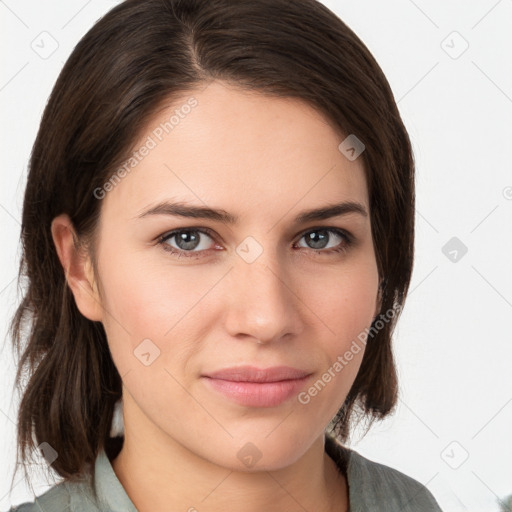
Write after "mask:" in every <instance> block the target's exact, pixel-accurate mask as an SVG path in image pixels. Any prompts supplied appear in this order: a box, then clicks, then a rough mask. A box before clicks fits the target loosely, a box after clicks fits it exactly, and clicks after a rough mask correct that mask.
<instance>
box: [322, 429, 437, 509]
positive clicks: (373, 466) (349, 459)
mask: <svg viewBox="0 0 512 512" xmlns="http://www.w3.org/2000/svg"><path fill="white" fill-rule="evenodd" d="M326 451H327V453H328V454H329V455H330V456H331V457H332V458H333V460H334V461H335V462H336V464H337V465H338V467H339V468H340V470H342V472H343V473H344V474H345V475H346V478H347V483H348V488H349V501H350V510H351V512H370V511H379V512H396V511H397V510H399V511H400V512H442V510H441V508H440V507H439V505H438V503H437V501H436V499H435V498H434V496H433V495H432V493H431V492H430V491H429V490H428V489H427V488H426V487H425V486H424V485H423V484H421V483H420V482H418V481H417V480H415V479H414V478H412V477H410V476H408V475H406V474H404V473H402V472H401V471H398V470H397V469H394V468H391V467H389V466H386V465H384V464H380V463H379V462H375V461H373V460H371V459H368V458H366V457H364V456H363V455H361V454H360V453H359V452H357V451H355V450H353V449H351V448H348V447H347V446H344V445H343V444H342V443H341V442H340V441H339V440H338V439H336V438H335V437H333V436H331V435H327V436H326Z"/></svg>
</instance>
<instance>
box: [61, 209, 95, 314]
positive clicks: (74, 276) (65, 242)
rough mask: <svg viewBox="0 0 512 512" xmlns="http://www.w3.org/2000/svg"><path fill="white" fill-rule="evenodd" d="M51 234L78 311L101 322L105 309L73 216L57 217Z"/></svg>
mask: <svg viewBox="0 0 512 512" xmlns="http://www.w3.org/2000/svg"><path fill="white" fill-rule="evenodd" d="M51 231H52V237H53V242H54V244H55V248H56V250H57V255H58V256H59V260H60V263H61V265H62V267H63V269H64V272H65V274H66V281H67V283H68V286H69V288H70V289H71V292H72V293H73V296H74V297H75V302H76V306H77V308H78V310H79V311H80V313H82V315H84V316H85V317H86V318H88V319H89V320H92V321H96V322H99V321H101V320H102V318H103V309H102V307H101V301H100V296H99V293H98V287H97V284H96V281H95V278H94V273H93V268H92V264H91V261H90V258H89V255H87V254H85V251H83V250H80V249H79V248H78V247H77V245H76V243H75V241H78V237H77V236H76V234H75V231H74V228H73V223H72V222H71V219H70V218H69V216H68V215H66V214H62V215H59V216H58V217H55V218H54V219H53V221H52V225H51Z"/></svg>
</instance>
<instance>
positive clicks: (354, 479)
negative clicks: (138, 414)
mask: <svg viewBox="0 0 512 512" xmlns="http://www.w3.org/2000/svg"><path fill="white" fill-rule="evenodd" d="M325 450H326V452H327V453H328V454H329V456H330V457H331V458H332V459H333V460H334V461H335V462H336V464H337V466H338V467H339V469H340V471H342V472H343V474H344V475H345V476H346V479H347V483H348V488H349V502H350V512H377V511H378V512H442V510H441V509H440V508H439V505H438V504H437V502H436V500H435V498H434V497H433V495H432V494H431V492H430V491H429V490H428V489H427V488H426V487H425V486H424V485H422V484H421V483H419V482H418V481H417V480H414V479H413V478H411V477H409V476H407V475H405V474H403V473H401V472H400V471H398V470H396V469H393V468H390V467H389V466H385V465H383V464H379V463H377V462H374V461H372V460H370V459H367V458H365V457H363V456H362V455H361V454H359V453H358V452H356V451H355V450H352V449H349V448H347V447H345V446H343V445H342V444H341V443H339V442H338V441H337V440H335V439H334V438H332V437H331V436H329V435H327V436H326V441H325ZM15 511H17V512H99V511H101V512H138V511H137V509H136V508H135V505H134V504H133V503H132V501H131V500H130V498H129V497H128V495H127V494H126V491H125V489H124V487H123V486H122V484H121V482H120V481H119V480H118V478H117V476H116V474H115V472H114V470H113V469H112V465H111V463H110V460H109V458H108V457H107V454H106V453H105V451H104V450H101V451H100V452H99V455H98V457H97V459H96V463H95V465H94V471H93V473H92V478H90V479H83V480H82V481H80V482H69V481H63V482H61V483H59V484H57V485H55V486H53V487H51V488H50V489H48V490H47V491H46V492H45V493H44V494H42V495H41V496H39V497H38V498H36V499H35V501H34V502H31V503H23V504H21V505H18V506H17V507H13V508H11V509H10V510H9V511H8V512H15ZM311 512H313V511H311Z"/></svg>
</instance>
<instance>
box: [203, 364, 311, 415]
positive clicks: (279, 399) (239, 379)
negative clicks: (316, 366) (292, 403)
mask: <svg viewBox="0 0 512 512" xmlns="http://www.w3.org/2000/svg"><path fill="white" fill-rule="evenodd" d="M310 375H311V372H308V371H305V370H300V369H298V368H292V367H290V366H274V367H271V368H256V367H254V366H238V367H233V368H225V369H222V370H218V371H215V372H212V373H209V374H206V375H203V376H202V377H203V379H204V380H205V381H206V382H207V383H208V384H209V386H210V387H211V388H212V389H213V390H214V391H216V392H219V393H221V394H222V395H224V396H226V397H228V398H229V399H231V400H233V401H234V402H236V403H238V404H239V405H244V406H247V407H276V406H278V405H280V404H282V403H283V402H285V401H286V400H288V399H289V398H290V397H292V396H294V395H296V394H297V393H298V392H299V391H300V388H302V387H303V386H304V384H305V382H306V381H307V380H308V379H309V377H310Z"/></svg>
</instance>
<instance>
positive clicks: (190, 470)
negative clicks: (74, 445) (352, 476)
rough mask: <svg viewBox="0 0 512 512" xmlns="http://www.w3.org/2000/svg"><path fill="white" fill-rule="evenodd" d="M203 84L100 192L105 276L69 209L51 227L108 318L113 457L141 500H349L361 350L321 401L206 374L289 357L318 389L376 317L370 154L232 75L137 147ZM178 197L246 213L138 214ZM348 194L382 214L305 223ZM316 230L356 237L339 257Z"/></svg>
mask: <svg viewBox="0 0 512 512" xmlns="http://www.w3.org/2000/svg"><path fill="white" fill-rule="evenodd" d="M191 96H193V97H194V98H196V99H197V101H198V105H197V106H196V107H195V108H194V109H192V110H191V112H190V114H188V115H187V116H185V117H184V118H183V119H181V120H180V123H179V124H178V125H177V126H176V127H175V128H174V129H173V130H172V132H170V133H169V134H168V135H166V136H165V137H164V138H163V140H162V141H161V142H159V143H158V145H157V146H156V147H155V148H154V149H152V150H151V151H150V152H149V154H148V155H147V156H146V157H145V158H144V159H143V160H142V161H141V162H140V163H139V164H138V165H137V167H136V168H135V169H133V170H132V171H131V173H130V174H128V175H127V176H126V177H125V178H124V179H123V180H122V181H121V182H120V183H119V184H118V185H117V186H116V187H115V188H114V189H113V190H111V191H110V192H108V194H106V197H105V198H104V199H102V206H101V208H102V210H101V219H100V225H99V228H98V229H99V231H98V242H97V248H96V250H97V258H98V267H97V274H95V273H94V271H93V267H92V265H91V261H90V259H89V258H88V257H87V254H84V253H78V252H77V251H75V250H74V248H73V244H72V234H73V226H72V224H71V222H70V220H69V218H68V217H67V216H66V215H61V216H59V217H57V218H55V219H54V221H53V223H52V235H53V238H54V242H55V245H56V248H57V251H58V254H59V258H60V260H61V263H62V265H63V268H64V269H65V270H66V275H67V280H68V283H69V286H70V288H71V290H72V292H73V294H74V297H75V300H76V304H77V307H78V308H79V310H80V312H81V313H82V314H83V315H84V316H85V317H87V318H89V319H90V320H94V321H101V322H102V323H103V325H104V327H105V331H106V333H107V338H108V343H109V347H110V350H111V353H112V357H113V360H114V362H115V364H116V367H117V368H118V370H119V373H120V375H121V377H122V380H123V400H124V422H125V441H124V446H123V449H122V450H121V452H120V454H119V455H118V456H117V458H116V459H114V461H113V468H114V471H115V472H116V474H117V476H118V478H119V480H120V481H121V483H122V484H123V486H124V487H125V489H126V491H127V493H128V495H129V496H130V498H131V499H132V501H133V502H134V504H135V506H136V507H137V508H138V509H139V510H140V511H142V512H144V511H150V510H151V511H164V510H169V509H172V510H191V511H192V510H194V509H197V510H198V511H199V512H201V511H206V510H208V511H211V512H215V511H225V510H227V509H230V510H239V511H244V512H250V511H261V510H266V511H282V510H291V511H292V510H293V511H299V510H300V511H303V510H310V511H311V510H316V511H329V510H338V511H339V510H347V503H348V489H347V483H346V480H345V477H344V476H343V475H342V474H341V473H340V472H339V471H338V470H337V467H336V465H335V463H334V462H333V460H332V459H331V458H330V457H329V456H328V455H327V454H326V453H325V451H324V429H325V427H326V426H327V425H328V423H329V422H330V420H331V419H332V418H333V416H334V415H335V414H336V412H337V410H338V408H339V407H340V406H341V404H342V403H343V401H344V399H345V397H346V395H347V393H348V391H349V390H350V387H351V386H352V383H353V381H354V379H355V377H356V375H357V372H358V370H359V367H360V363H361V360H362V356H363V353H364V350H361V351H360V352H358V353H357V354H355V355H354V357H353V359H352V360H351V361H350V363H349V364H347V365H346V366H345V367H344V368H343V371H341V372H339V373H338V374H337V375H336V377H335V378H333V379H332V380H331V382H330V383H328V384H327V385H326V386H325V387H324V389H323V390H322V391H321V392H319V393H318V394H317V395H316V396H315V397H312V398H311V401H310V402H309V403H308V404H306V405H304V404H301V403H300V402H299V401H298V400H297V396H296V395H294V396H293V397H292V398H290V399H288V400H286V401H285V402H284V403H282V404H280V405H278V406H275V407H246V406H241V405H239V404H237V403H234V402H233V401H231V400H230V399H228V398H226V397H225V396H224V395H221V394H219V393H218V392H217V391H215V390H213V389H212V388H211V387H210V386H208V385H207V383H205V380H204V379H202V378H201V375H202V374H204V373H205V372H211V371H214V370H218V369H221V368H226V367H231V366H237V365H243V364H247V365H253V366H257V367H259V368H267V367H270V366H276V365H288V366H292V367H295V368H300V369H305V370H308V371H310V372H312V375H311V377H310V380H308V382H307V384H305V385H304V388H303V390H307V389H308V388H309V387H310V386H311V385H312V384H313V383H314V382H316V381H317V380H318V379H319V378H320V376H321V375H322V374H323V373H324V372H325V371H327V369H328V368H329V367H331V366H332V365H333V363H334V361H336V358H337V357H338V356H340V355H343V354H344V353H345V352H346V351H347V350H348V349H349V347H350V345H351V343H352V341H353V340H354V339H356V337H357V335H358V334H359V333H360V332H361V331H363V330H364V329H365V328H369V326H370V324H371V322H372V319H373V318H374V317H375V316H376V315H377V314H378V312H379V306H380V304H379V297H378V284H379V275H378V270H377V263H376V258H375V252H374V247H373V240H372V234H371V224H370V216H369V203H368V191H367V183H366V180H365V174H364V167H363V162H362V159H361V158H357V159H356V160H354V161H350V160H348V159H347V158H346V157H345V156H344V155H343V154H342V153H341V152H340V151H339V150H338V145H339V144H340V143H341V141H342V140H343V139H344V138H345V135H343V134H341V133H339V132H338V131H337V130H336V129H335V128H334V127H333V126H332V124H331V123H329V122H328V121H327V119H326V118H325V117H323V116H322V115H321V114H320V113H318V112H317V111H316V110H314V109H313V108H312V107H310V106H309V105H307V104H305V103H303V102H302V101H300V100H297V99H291V98H270V97H265V96H263V95H261V94H258V93H254V92H247V91H241V90H239V89H236V88H235V87H233V86H228V85H227V84H226V83H222V82H212V83H211V84H210V85H208V87H206V88H204V87H203V88H201V89H198V90H197V91H193V92H191V93H189V94H188V95H187V96H184V97H183V98H184V99H181V98H180V100H179V101H176V100H175V101H174V102H173V103H172V104H169V106H168V108H166V109H163V110H160V111H159V112H158V113H157V114H156V116H155V117H154V119H152V121H151V123H149V125H148V127H147V129H146V130H145V131H144V132H143V133H141V137H140V141H139V142H138V144H136V147H139V146H140V145H141V144H142V143H143V142H144V141H145V140H146V139H147V137H148V135H151V133H152V130H154V129H155V127H157V126H158V125H159V123H160V122H163V121H165V120H168V119H169V117H170V115H171V114H172V112H173V111H174V109H176V108H179V107H180V105H183V104H184V103H185V102H186V99H187V98H189V97H191ZM163 200H170V201H171V200H172V201H178V200H179V201H183V202H186V203H187V204H193V205H197V206H208V207H211V208H222V209H224V210H226V211H228V212H230V213H232V214H234V215H238V216H239V217H240V220H239V222H238V223H237V224H234V225H226V224H223V223H222V222H219V221H215V220H207V219H187V218H180V217H178V216H169V215H148V216H146V217H144V218H138V215H139V214H140V213H141V212H143V211H145V210H147V209H148V208H150V207H151V206H154V205H156V204H157V203H159V202H160V201H163ZM342 201H356V202H359V203H360V204H362V205H363V206H364V208H365V209H366V211H367V212H368V216H363V215H360V214H358V213H353V212H352V213H349V214H346V215H343V216H338V217H333V218H330V219H327V220H321V221H313V222H305V223H301V224H294V219H295V217H296V216H297V215H298V214H299V213H300V212H302V211H304V210H308V209H311V208H318V207H322V206H325V205H326V204H330V203H339V202H342ZM186 227H194V228H209V229H211V230H212V233H213V234H212V235H209V234H197V233H196V236H200V237H201V238H200V240H201V241H200V245H199V246H198V247H196V248H195V249H191V250H190V249H189V252H188V254H190V253H191V251H192V252H194V253H195V254H196V255H197V254H199V257H196V258H194V257H187V256H186V255H183V256H181V257H179V258H178V257H177V256H175V255H172V254H171V253H169V252H167V251H165V249H164V246H163V245H162V244H158V241H157V239H158V237H159V236H160V235H165V234H167V233H168V232H169V231H171V230H173V229H176V228H186ZM312 228H322V229H327V228H338V229H341V230H345V231H347V232H348V233H350V234H352V235H353V237H354V242H353V244H352V245H351V246H347V249H346V251H345V252H331V253H328V252H326V251H328V250H329V249H330V248H336V247H339V246H340V245H344V244H346V242H345V240H344V239H343V238H341V237H340V236H338V235H337V234H336V233H333V232H328V233H327V235H326V236H328V238H329V240H328V241H326V242H325V243H324V246H318V245H316V246H315V245H314V244H313V243H312V241H311V240H309V239H308V237H307V236H305V235H307V234H308V233H310V232H311V231H315V230H314V229H312ZM308 229H309V231H308ZM249 236H250V237H253V238H254V239H255V240H256V241H257V243H258V244H259V246H260V247H261V249H262V253H261V254H260V255H259V257H258V258H257V259H256V260H255V261H253V262H251V263H248V262H247V261H246V260H245V259H244V258H243V257H241V256H240V255H239V254H238V253H237V252H236V249H237V247H239V246H241V244H242V242H243V241H244V240H245V239H246V237H249ZM308 241H309V243H308ZM166 243H167V245H171V246H172V247H173V248H175V249H176V250H179V249H180V247H183V245H181V246H180V245H177V240H176V238H171V239H168V240H167V242H166ZM317 247H320V248H319V249H317ZM251 250H252V251H254V250H255V249H254V246H253V248H252V249H251ZM182 251H183V249H182ZM322 251H323V252H322ZM144 339H150V340H151V343H153V344H154V345H155V346H157V347H158V349H159V350H160V354H159V356H158V357H157V358H156V359H155V360H154V361H153V362H152V363H151V364H150V365H147V366H146V365H145V364H143V363H142V362H141V360H140V359H139V358H138V357H136V356H135V355H134V351H135V350H136V349H137V347H138V346H139V344H140V343H141V342H142V340H144ZM150 346H151V347H152V346H153V345H150ZM363 349H364V347H363ZM151 350H153V349H151ZM249 442H250V443H252V444H253V445H254V446H255V447H256V449H257V451H258V453H259V454H260V456H261V458H260V459H259V460H258V461H257V463H256V464H255V465H254V466H252V467H247V466H246V465H245V464H244V463H243V462H242V461H241V460H240V459H239V458H238V457H237V453H238V452H239V450H240V449H241V448H242V447H243V446H244V445H246V444H247V443H249ZM169 504H170V505H169Z"/></svg>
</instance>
